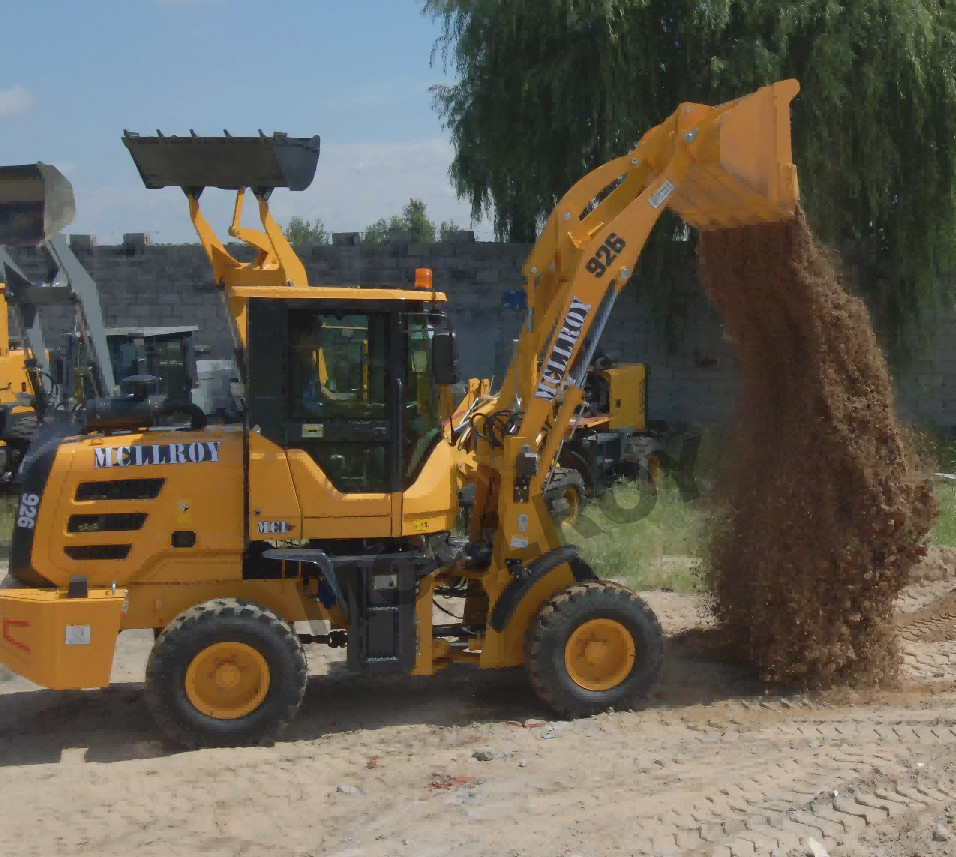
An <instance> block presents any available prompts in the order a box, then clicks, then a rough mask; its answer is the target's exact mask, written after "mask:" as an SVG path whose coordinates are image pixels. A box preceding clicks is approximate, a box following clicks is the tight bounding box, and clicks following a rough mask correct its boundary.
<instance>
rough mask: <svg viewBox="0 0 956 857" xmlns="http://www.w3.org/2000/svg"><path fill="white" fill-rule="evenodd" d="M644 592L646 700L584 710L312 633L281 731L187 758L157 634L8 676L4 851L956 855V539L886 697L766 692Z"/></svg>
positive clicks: (658, 595)
mask: <svg viewBox="0 0 956 857" xmlns="http://www.w3.org/2000/svg"><path fill="white" fill-rule="evenodd" d="M646 598H647V600H648V601H649V602H650V603H651V605H652V606H653V607H654V609H655V610H656V611H657V612H658V615H659V616H660V618H661V622H662V624H663V625H664V628H665V630H666V632H667V634H668V644H667V654H666V661H665V671H664V675H663V678H662V680H661V682H660V683H659V685H658V686H657V687H656V688H655V689H654V692H653V694H652V697H651V699H650V700H649V702H648V705H647V706H646V707H645V708H644V709H642V710H639V711H633V712H611V713H608V714H604V715H600V716H597V717H592V718H588V719H584V720H577V721H571V722H562V721H557V720H554V719H553V718H552V717H551V716H550V715H549V712H548V711H547V710H546V709H545V708H544V707H543V706H542V704H541V703H540V702H539V701H538V700H537V699H536V697H535V696H534V694H533V693H532V691H531V690H530V689H529V686H528V684H527V682H526V680H525V678H524V675H523V674H522V672H521V671H520V670H513V671H508V672H488V673H479V672H477V671H472V670H468V669H466V668H462V669H455V670H449V671H447V672H446V673H444V674H441V675H439V676H435V677H433V678H430V679H414V680H413V679H401V680H392V679H389V680H383V679H377V680H373V679H363V678H356V677H350V676H349V675H348V674H346V673H345V671H344V669H343V667H342V664H341V660H340V659H339V658H334V659H330V658H329V657H328V655H327V654H326V652H327V650H323V649H320V648H319V647H316V646H311V647H310V649H311V650H313V651H310V657H311V659H312V666H313V672H314V675H313V677H312V679H311V681H310V684H309V689H308V693H307V695H306V699H305V703H304V705H303V709H302V711H301V712H300V715H299V718H298V720H297V721H296V722H295V723H294V724H293V726H292V727H291V729H290V730H289V731H288V732H287V733H286V735H285V736H284V737H283V739H282V740H281V741H280V742H279V743H277V744H276V745H275V746H272V747H261V748H247V749H240V750H202V751H197V752H188V753H186V752H174V751H171V750H168V749H165V748H164V747H163V745H162V744H161V743H160V742H159V741H158V740H157V735H156V733H155V730H154V727H153V724H152V722H151V721H150V718H149V716H148V714H147V711H146V706H145V703H144V701H143V695H142V685H141V681H142V677H143V669H144V665H145V660H146V655H147V652H148V649H149V646H150V643H151V635H150V634H148V633H141V632H127V633H124V634H122V635H121V637H120V646H119V651H118V654H117V658H116V663H115V669H114V684H113V685H112V686H111V687H110V688H108V689H105V690H97V691H83V692H54V691H49V690H42V689H37V688H36V687H35V686H33V685H31V684H29V683H28V682H25V681H23V680H22V679H19V678H14V677H11V676H9V675H7V676H6V678H5V680H3V681H0V764H2V770H3V777H4V793H5V794H6V799H5V800H3V801H2V802H0V853H2V854H17V855H19V857H28V855H44V857H49V855H99V856H100V857H111V855H124V857H125V855H130V854H135V855H137V857H151V856H152V855H163V857H171V855H187V854H188V855H192V854H200V855H216V857H220V855H221V857H227V855H228V857H234V855H283V857H306V855H315V857H319V855H321V857H333V855H334V857H385V855H409V857H411V856H412V855H414V857H439V855H461V857H472V855H474V857H478V855H481V857H484V856H485V855H503V857H506V856H507V857H510V856H511V855H514V857H517V855H535V857H538V855H541V857H571V855H580V857H598V855H618V854H620V855H655V857H664V855H700V857H703V855H708V857H709V855H721V857H725V855H771V854H781V855H797V854H799V855H813V854H815V853H816V854H817V855H819V854H823V853H827V854H829V855H830V857H838V855H887V857H913V855H921V857H943V855H951V854H953V853H956V550H953V549H942V548H940V549H933V550H932V551H931V553H930V555H929V556H928V557H927V559H926V560H925V561H924V562H923V563H922V564H921V565H920V566H919V568H918V579H917V581H916V582H915V583H913V584H912V585H910V586H909V587H907V589H906V590H905V591H904V593H903V596H902V597H901V598H900V599H899V600H898V601H897V604H896V608H897V622H898V625H899V628H900V634H901V637H902V640H903V650H904V673H905V681H904V683H903V684H902V685H901V686H900V688H899V689H897V690H894V691H892V692H878V693H876V692H856V691H851V690H844V691H838V692H830V693H829V694H827V695H825V696H819V697H810V696H806V695H795V696H786V695H776V694H775V695H769V694H766V693H765V692H764V689H763V688H762V687H761V685H760V684H759V683H757V682H756V681H755V680H754V678H753V677H752V675H750V674H748V673H747V671H746V670H745V669H744V668H743V667H741V666H739V665H736V664H734V663H732V662H730V660H729V659H728V657H727V656H726V650H725V649H724V648H723V646H722V645H721V643H720V641H719V639H718V638H717V636H716V634H715V633H714V631H713V629H711V628H710V627H709V619H708V614H707V611H706V610H705V609H704V607H703V605H702V604H701V603H700V602H699V600H698V599H696V598H694V597H692V596H682V595H676V594H674V593H668V592H649V593H646ZM333 654H340V653H338V652H337V653H333ZM811 840H812V841H811ZM814 849H817V850H816V852H815V850H814Z"/></svg>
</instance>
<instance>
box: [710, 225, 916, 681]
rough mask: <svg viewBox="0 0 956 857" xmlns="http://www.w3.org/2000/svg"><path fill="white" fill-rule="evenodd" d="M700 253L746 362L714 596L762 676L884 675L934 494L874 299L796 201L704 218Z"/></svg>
mask: <svg viewBox="0 0 956 857" xmlns="http://www.w3.org/2000/svg"><path fill="white" fill-rule="evenodd" d="M700 263H701V279H702V281H703V283H704V287H705V289H706V290H707V292H708V294H709V295H710V298H711V300H712V301H713V303H714V305H715V306H716V308H717V310H718V311H719V312H720V314H721V316H722V317H723V321H724V326H725V330H726V331H727V333H728V334H729V335H730V337H731V339H732V341H733V343H734V348H735V357H736V364H737V371H738V375H739V391H738V403H737V414H736V419H735V425H734V437H733V439H732V442H731V444H730V449H729V450H728V456H727V461H726V463H727V465H728V466H727V467H726V468H724V472H723V474H722V475H721V477H720V483H721V485H720V487H721V489H722V490H721V493H722V494H723V495H724V496H726V498H727V500H728V509H729V512H728V518H727V520H726V521H725V522H724V523H723V525H722V526H720V527H718V528H717V530H716V531H715V533H714V536H713V538H712V541H711V544H710V548H709V558H708V559H709V567H710V573H711V574H712V575H713V580H712V583H713V589H714V607H715V612H716V614H717V616H718V618H719V619H720V620H721V621H722V623H723V625H724V626H725V627H726V628H727V629H728V631H729V633H730V635H731V639H732V641H733V643H734V645H735V646H736V648H737V649H738V651H739V652H740V653H741V654H742V655H743V656H744V657H745V658H746V659H747V660H749V661H750V662H752V663H753V664H754V665H755V666H757V667H758V669H759V670H760V673H761V675H762V676H763V677H764V678H766V679H768V680H771V681H779V682H786V683H797V684H801V685H808V686H825V685H828V684H833V683H837V682H851V683H878V684H882V683H885V682H887V681H889V680H891V679H892V678H893V677H894V676H895V673H896V670H897V667H898V663H899V652H898V648H897V640H896V636H895V632H894V625H893V621H892V610H891V607H892V602H893V599H894V597H895V596H896V594H897V593H898V592H899V590H900V589H901V588H902V587H903V586H904V585H905V584H906V581H907V576H908V574H909V571H910V568H911V567H912V566H913V564H914V563H915V562H916V561H917V560H918V559H919V558H920V557H921V556H922V555H923V553H924V547H923V541H924V536H925V534H926V533H927V531H928V530H929V528H930V526H931V524H932V521H933V517H934V514H935V502H934V499H933V494H932V485H931V483H930V481H929V479H928V478H927V476H926V475H925V474H924V473H923V472H922V470H921V468H920V463H919V461H918V460H917V457H916V455H915V453H914V452H913V450H912V447H911V445H910V443H909V442H908V440H907V437H906V435H905V433H904V432H903V431H902V430H901V429H900V427H899V425H898V424H897V421H896V417H895V415H894V410H893V388H892V382H891V380H890V375H889V371H888V369H887V365H886V361H885V359H884V357H883V354H882V352H881V350H880V347H879V345H878V343H877V340H876V337H875V336H874V334H873V331H872V328H871V326H870V321H869V316H868V314H867V311H866V309H865V307H864V305H863V303H862V302H861V301H860V300H859V299H858V298H855V297H851V296H850V295H848V294H847V293H846V292H845V291H844V290H843V288H842V287H841V286H840V284H839V282H838V281H837V278H836V277H835V275H834V273H833V271H832V269H831V267H830V265H829V264H828V263H827V262H826V260H825V259H824V258H823V257H822V256H821V254H820V252H819V251H818V250H817V248H816V246H815V245H814V240H813V236H812V234H811V233H810V231H809V229H808V227H807V225H806V221H805V219H804V216H803V213H802V212H798V213H797V217H796V218H795V219H794V220H792V221H789V222H786V223H780V224H771V225H764V226H753V227H744V228H740V229H724V230H717V231H714V232H708V233H704V234H703V235H702V236H701V250H700Z"/></svg>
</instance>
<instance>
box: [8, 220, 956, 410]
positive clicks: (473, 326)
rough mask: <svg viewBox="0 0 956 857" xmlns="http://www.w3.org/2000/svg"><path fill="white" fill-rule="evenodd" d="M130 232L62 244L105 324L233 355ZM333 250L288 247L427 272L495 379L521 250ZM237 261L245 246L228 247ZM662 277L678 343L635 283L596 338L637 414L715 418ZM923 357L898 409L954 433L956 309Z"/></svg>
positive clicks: (337, 261) (200, 287)
mask: <svg viewBox="0 0 956 857" xmlns="http://www.w3.org/2000/svg"><path fill="white" fill-rule="evenodd" d="M138 238H140V236H127V240H126V242H125V243H124V244H121V245H116V246H98V245H96V244H95V242H91V241H90V240H89V238H88V237H87V236H72V239H71V245H72V246H73V248H74V252H75V253H76V255H77V257H78V258H79V260H80V262H81V263H82V264H83V265H84V266H85V267H86V269H87V270H88V271H89V273H90V274H91V276H92V277H93V279H94V280H95V281H96V283H97V284H98V287H99V290H100V296H101V302H102V306H103V314H104V319H105V322H106V324H107V326H111V325H144V326H145V325H182V324H197V325H199V327H200V333H199V334H198V336H197V343H198V344H200V345H204V346H206V348H207V349H208V352H207V354H206V355H205V356H207V357H209V358H211V359H223V358H229V357H231V356H232V335H231V333H230V328H229V325H228V323H227V318H226V314H225V310H224V307H223V303H222V298H221V294H220V290H219V289H218V288H217V287H216V286H215V285H214V284H213V283H212V281H211V269H210V267H209V263H208V260H207V259H206V256H205V254H204V253H203V251H202V248H201V247H200V246H199V245H198V244H192V245H150V244H148V243H145V242H143V241H141V240H137V239H138ZM336 240H337V241H338V242H339V243H335V244H333V245H332V246H323V247H318V246H306V247H299V248H297V250H298V252H299V254H300V256H301V258H302V261H303V263H304V265H305V267H306V270H307V272H308V276H309V281H310V282H311V283H313V284H315V285H354V284H361V285H364V286H374V285H382V286H401V287H409V286H411V285H412V283H413V282H414V272H415V268H417V267H430V268H432V270H433V272H434V280H433V282H434V285H435V287H436V288H437V289H439V290H441V291H445V292H446V293H447V295H448V298H449V306H448V311H449V315H450V316H451V318H452V321H453V323H454V325H455V328H456V330H457V331H458V337H459V344H460V353H461V359H462V367H463V370H464V372H465V373H466V374H467V375H477V376H482V377H486V376H491V375H494V376H496V377H497V378H499V379H500V378H501V376H502V375H503V373H504V369H505V367H506V366H507V364H508V361H509V360H510V356H511V342H512V340H513V339H514V338H515V337H516V336H517V334H518V331H519V330H520V326H521V323H522V321H523V316H524V314H523V312H521V311H517V310H514V309H507V308H505V307H504V306H503V305H502V300H503V296H504V293H505V292H506V291H508V290H512V289H519V288H521V284H522V278H521V266H522V264H523V262H524V260H525V258H526V256H527V254H528V252H529V250H530V245H526V244H497V243H484V242H474V241H467V240H464V241H462V240H459V241H452V242H444V243H440V244H415V243H410V242H407V241H398V242H394V243H391V244H386V245H363V244H361V243H359V242H358V241H357V236H354V235H343V236H336ZM229 248H230V250H231V251H232V252H233V253H234V255H236V256H237V258H240V259H242V260H248V259H249V258H251V251H250V249H249V248H247V247H245V246H244V245H235V244H231V245H229ZM16 256H17V260H18V261H19V263H20V265H21V267H22V268H23V269H24V272H25V273H26V274H27V276H29V277H30V278H31V279H34V280H38V281H39V280H42V279H44V278H45V277H46V276H47V272H46V270H45V263H44V260H43V258H42V256H41V254H40V253H39V252H38V251H18V252H17V253H16ZM672 273H673V278H674V287H675V289H678V290H679V292H680V295H681V298H682V306H683V308H684V311H683V318H682V320H681V335H680V337H679V344H678V346H677V347H676V348H674V349H669V348H668V347H667V344H666V343H665V342H664V340H663V338H662V336H661V335H660V333H659V332H658V330H657V329H656V327H655V325H654V323H653V322H652V320H651V318H650V317H649V313H648V311H647V307H646V301H645V300H642V298H641V293H640V283H639V282H635V281H632V282H631V283H629V284H628V286H627V287H626V288H625V289H624V290H623V292H622V293H621V295H620V297H619V299H618V302H617V305H616V306H615V310H614V313H613V314H612V316H611V319H610V320H609V322H608V324H607V327H606V329H605V333H604V336H603V338H602V343H601V344H602V347H603V348H604V350H605V351H606V352H607V353H608V354H610V355H611V356H613V357H616V358H617V359H619V360H622V361H629V362H631V361H634V362H636V361H641V362H644V363H645V364H647V366H648V367H649V382H648V408H649V414H650V416H651V418H653V419H665V420H688V421H700V422H715V421H720V420H723V419H726V418H727V417H728V416H729V415H730V413H731V411H732V408H733V389H734V372H733V361H732V355H731V351H730V348H729V346H728V344H727V343H726V342H725V341H724V339H723V336H722V331H721V325H720V319H719V318H718V317H717V315H716V313H715V312H714V311H713V309H712V308H711V306H710V304H709V303H708V301H707V300H706V298H705V297H704V296H703V294H702V293H701V291H700V288H699V286H698V285H697V279H696V272H695V261H694V259H693V258H690V257H688V258H687V259H685V260H683V262H682V263H681V264H680V265H678V266H677V267H676V268H675V269H674V271H673V272H672ZM43 323H44V328H45V334H46V336H47V342H48V344H49V345H51V346H52V345H55V344H56V342H57V341H58V339H59V336H60V335H62V333H63V332H64V331H65V330H66V329H67V325H69V324H70V317H69V314H68V312H64V311H62V310H48V311H45V312H44V316H43ZM927 330H928V331H929V333H928V335H927V345H926V347H925V349H924V353H923V354H922V355H921V356H920V357H919V358H918V359H917V360H916V361H915V362H914V363H913V364H912V365H911V366H910V367H909V368H908V369H907V370H906V371H904V372H902V373H901V374H900V378H899V382H898V388H899V394H900V407H901V410H902V411H903V412H904V413H905V414H907V415H908V416H909V417H911V418H913V419H916V420H918V421H921V422H933V423H936V424H939V425H945V426H953V425H956V313H954V312H952V311H948V312H945V313H940V314H939V315H938V316H937V317H934V318H931V319H929V320H928V325H927Z"/></svg>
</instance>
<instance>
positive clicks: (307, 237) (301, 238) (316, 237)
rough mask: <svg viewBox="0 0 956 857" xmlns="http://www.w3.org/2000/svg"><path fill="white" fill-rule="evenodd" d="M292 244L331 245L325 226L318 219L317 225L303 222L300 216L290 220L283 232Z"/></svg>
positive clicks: (306, 221)
mask: <svg viewBox="0 0 956 857" xmlns="http://www.w3.org/2000/svg"><path fill="white" fill-rule="evenodd" d="M282 234H283V235H285V237H286V240H287V241H288V242H289V243H290V244H331V243H332V242H331V239H330V237H329V233H328V232H326V231H325V225H324V224H323V223H322V221H321V220H319V219H318V218H316V220H315V223H310V222H309V221H308V220H303V219H302V218H301V217H299V216H298V215H295V214H294V215H292V217H290V218H289V225H288V226H287V227H286V228H285V229H284V230H283V231H282Z"/></svg>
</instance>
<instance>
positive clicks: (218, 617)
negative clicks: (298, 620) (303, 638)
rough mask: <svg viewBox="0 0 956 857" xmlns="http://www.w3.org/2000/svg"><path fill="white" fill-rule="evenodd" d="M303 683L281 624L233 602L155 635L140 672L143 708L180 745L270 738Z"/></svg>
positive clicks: (293, 640) (303, 668) (289, 632)
mask: <svg viewBox="0 0 956 857" xmlns="http://www.w3.org/2000/svg"><path fill="white" fill-rule="evenodd" d="M307 680H308V667H307V664H306V659H305V653H304V652H303V649H302V644H301V642H300V641H299V638H298V635H297V634H296V633H295V632H294V630H293V629H292V627H291V626H290V625H289V623H288V622H286V621H284V620H283V619H281V618H279V616H277V615H276V614H275V613H274V612H272V611H271V610H269V609H267V608H265V607H261V606H259V605H258V604H253V603H252V602H250V601H242V600H240V599H237V598H220V599H216V600H215V601H206V602H204V603H202V604H197V605H196V606H195V607H190V608H189V609H188V610H185V611H183V612H182V613H180V614H179V615H178V616H177V617H176V618H175V619H173V621H172V622H171V623H170V624H169V625H168V626H167V627H166V628H165V629H164V630H163V632H162V633H161V634H160V635H159V637H158V638H157V640H156V642H155V644H154V645H153V649H152V651H151V652H150V656H149V662H148V664H147V666H146V703H147V706H148V708H149V710H150V712H151V713H152V715H153V717H154V718H155V719H156V722H157V724H158V725H159V727H160V729H161V730H162V731H163V733H164V734H165V735H166V736H167V737H168V738H169V739H170V740H171V741H173V742H174V743H176V744H179V745H182V746H184V747H190V748H193V747H200V746H204V747H223V746H237V745H242V744H257V743H264V742H268V741H271V740H273V739H274V738H275V737H276V736H277V735H278V734H279V733H280V732H281V730H282V729H284V728H285V727H286V725H288V723H289V721H290V720H292V718H293V717H295V714H296V712H297V711H298V710H299V706H300V705H301V703H302V698H303V696H304V695H305V686H306V682H307Z"/></svg>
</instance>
